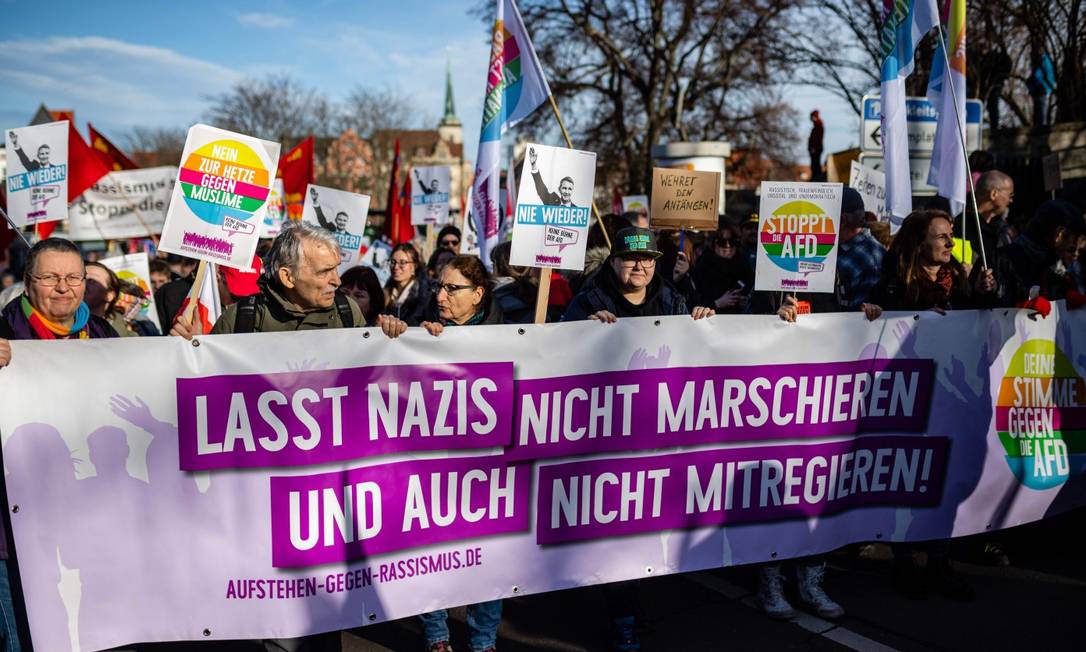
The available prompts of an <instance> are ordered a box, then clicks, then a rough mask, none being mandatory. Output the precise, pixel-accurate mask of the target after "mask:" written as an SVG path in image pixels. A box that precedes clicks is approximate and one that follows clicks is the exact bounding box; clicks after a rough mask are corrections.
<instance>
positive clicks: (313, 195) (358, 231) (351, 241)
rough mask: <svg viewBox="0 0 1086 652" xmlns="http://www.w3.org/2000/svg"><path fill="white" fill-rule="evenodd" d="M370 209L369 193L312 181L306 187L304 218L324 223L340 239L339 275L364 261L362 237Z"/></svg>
mask: <svg viewBox="0 0 1086 652" xmlns="http://www.w3.org/2000/svg"><path fill="white" fill-rule="evenodd" d="M369 212H370V198H369V195H359V194H356V193H353V192H347V191H345V190H336V189H335V188H324V187H322V186H314V185H312V184H310V185H309V187H308V188H306V193H305V206H303V207H302V221H303V222H309V223H310V224H313V225H316V226H322V227H324V228H326V229H328V230H329V231H331V232H332V233H333V234H335V236H336V240H338V241H339V273H340V274H342V273H343V272H345V271H347V270H348V269H350V268H352V267H354V266H355V265H358V264H360V261H361V260H362V253H363V252H362V245H363V242H362V238H363V235H364V234H365V232H366V217H367V216H368V215H369Z"/></svg>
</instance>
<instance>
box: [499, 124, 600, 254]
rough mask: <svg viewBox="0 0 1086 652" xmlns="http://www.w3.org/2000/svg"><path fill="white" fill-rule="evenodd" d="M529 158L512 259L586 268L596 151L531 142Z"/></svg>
mask: <svg viewBox="0 0 1086 652" xmlns="http://www.w3.org/2000/svg"><path fill="white" fill-rule="evenodd" d="M525 163H526V165H525V166H524V172H523V173H522V174H521V178H520V187H519V188H518V189H517V206H516V209H515V211H514V212H515V214H516V222H514V224H513V249H512V251H511V252H510V258H509V262H510V264H512V265H524V266H527V267H557V268H559V269H572V270H578V271H579V270H583V269H584V252H585V245H586V244H587V240H588V220H589V217H590V216H591V214H592V188H593V184H595V181H596V153H595V152H582V151H580V150H576V149H566V148H563V147H549V146H547V145H535V144H529V145H528V155H527V157H526V158H525Z"/></svg>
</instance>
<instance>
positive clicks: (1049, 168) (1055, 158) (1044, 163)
mask: <svg viewBox="0 0 1086 652" xmlns="http://www.w3.org/2000/svg"><path fill="white" fill-rule="evenodd" d="M1041 172H1042V173H1043V174H1044V181H1045V192H1055V191H1057V190H1059V189H1060V188H1063V170H1062V169H1061V168H1060V154H1059V152H1056V153H1053V154H1046V155H1045V156H1043V157H1041Z"/></svg>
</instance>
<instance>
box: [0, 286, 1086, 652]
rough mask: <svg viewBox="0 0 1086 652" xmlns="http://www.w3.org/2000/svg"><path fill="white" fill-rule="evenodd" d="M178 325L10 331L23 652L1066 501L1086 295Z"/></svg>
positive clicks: (1085, 334) (247, 635) (959, 523)
mask: <svg viewBox="0 0 1086 652" xmlns="http://www.w3.org/2000/svg"><path fill="white" fill-rule="evenodd" d="M365 333H369V334H370V336H369V337H363V336H362V335H363V334H365ZM197 341H198V342H199V346H194V345H193V344H191V343H188V342H185V341H182V340H180V339H178V338H127V339H122V340H110V341H93V342H68V341H62V342H13V343H12V347H13V357H12V364H11V366H10V367H9V368H7V369H5V370H4V372H3V373H2V374H0V394H2V395H3V396H4V397H5V409H4V410H3V411H2V412H0V433H2V434H3V456H4V462H5V465H6V468H7V472H8V475H7V479H6V481H7V489H8V501H9V504H10V505H11V509H10V510H9V513H10V519H11V523H12V527H13V534H14V538H15V544H16V549H17V553H18V559H19V568H20V573H21V577H22V585H23V589H24V592H25V595H26V600H27V604H28V613H29V618H30V626H31V630H32V634H33V637H34V639H35V646H36V647H37V649H44V650H51V651H52V650H71V649H75V646H76V644H78V646H79V649H81V650H84V651H92V650H100V649H103V648H108V647H111V646H116V645H122V644H127V643H131V642H134V641H156V640H171V639H186V638H187V639H198V640H222V639H251V638H267V637H293V636H298V635H301V634H305V633H311V632H318V631H324V630H334V629H339V628H344V627H353V626H359V625H362V624H366V623H374V622H381V621H385V620H389V619H394V618H400V617H405V616H410V615H413V614H418V613H422V612H427V611H430V610H433V609H435V608H439V607H447V606H452V605H459V604H464V603H471V602H478V601H482V600H489V599H494V598H499V597H511V596H514V595H524V594H531V593H538V592H543V591H552V590H557V589H562V588H568V587H573V586H581V585H586V584H594V583H600V582H612V581H618V580H625V579H631V578H638V577H647V576H650V575H659V574H668V573H678V572H686V571H694V570H699V569H705V568H714V567H720V566H728V565H738V564H749V563H760V562H765V561H769V560H771V559H776V560H781V559H787V558H792V557H798V556H804V555H810V554H817V553H821V552H825V551H828V550H832V549H835V548H837V547H840V546H842V545H845V544H847V543H850V542H855V541H866V540H882V541H910V540H927V539H939V538H945V537H950V536H961V535H968V534H974V533H978V532H986V531H991V530H997V529H1000V528H1005V527H1011V526H1014V525H1018V524H1021V523H1025V522H1029V521H1033V520H1036V519H1040V518H1044V517H1046V516H1049V515H1053V514H1056V513H1059V512H1061V511H1063V510H1065V509H1068V508H1069V507H1070V506H1071V505H1073V504H1076V503H1077V504H1081V502H1082V500H1083V498H1084V481H1086V478H1084V476H1083V472H1084V470H1086V445H1084V444H1083V442H1084V439H1083V434H1084V431H1086V423H1084V420H1083V415H1084V414H1086V383H1084V381H1083V378H1082V375H1083V373H1084V371H1086V311H1077V312H1073V313H1068V312H1066V308H1065V306H1064V305H1063V303H1057V304H1055V306H1054V309H1053V312H1052V313H1051V314H1050V315H1049V316H1048V317H1047V318H1045V319H1036V320H1034V319H1030V318H1029V311H1019V310H1011V311H1003V310H999V311H990V312H972V311H962V312H951V313H949V314H948V315H946V316H940V315H937V314H935V313H931V312H926V313H923V314H920V315H918V316H914V315H913V314H911V313H895V314H892V315H885V316H884V317H882V318H880V319H878V320H876V321H874V322H868V321H867V320H866V319H865V318H864V317H863V316H862V315H861V314H827V315H809V316H804V317H802V318H801V319H800V320H799V322H798V323H796V324H787V323H784V322H782V321H781V320H779V319H778V318H776V317H775V316H720V315H718V316H715V317H711V318H709V319H706V320H700V321H697V322H695V321H693V320H691V319H689V318H688V317H664V318H659V319H654V318H644V319H622V320H620V321H619V323H618V324H616V325H614V326H609V327H607V328H601V327H600V326H599V324H595V323H588V322H584V323H575V324H559V325H547V326H534V325H525V326H478V327H474V328H464V329H449V330H447V331H446V332H444V333H443V334H442V335H441V336H440V337H436V338H435V337H431V336H429V335H428V334H425V333H422V332H421V331H416V330H412V331H411V332H409V333H407V334H406V335H404V336H402V337H400V338H399V339H397V340H394V341H389V340H387V339H385V338H384V337H382V336H381V335H380V333H379V332H378V331H375V330H373V329H370V330H368V331H360V330H355V329H344V330H336V331H329V332H319V331H305V332H297V333H267V334H251V335H228V336H208V337H202V338H200V339H199V340H197ZM147 360H154V361H155V364H154V365H149V364H147V363H146V361H147ZM514 364H515V368H514ZM103 368H109V369H110V373H109V374H105V375H103V374H97V375H96V376H95V381H94V382H93V383H88V382H87V381H86V378H87V377H89V375H91V374H94V373H96V371H97V370H100V369H103ZM42 396H64V397H68V398H67V400H68V402H69V404H70V407H71V409H64V410H58V409H56V403H55V402H54V401H43V400H41V397H42ZM181 469H184V471H182V470H181ZM74 572H78V581H72V579H71V574H72V573H74ZM167 589H168V590H167Z"/></svg>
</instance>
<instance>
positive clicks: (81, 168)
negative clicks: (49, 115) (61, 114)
mask: <svg viewBox="0 0 1086 652" xmlns="http://www.w3.org/2000/svg"><path fill="white" fill-rule="evenodd" d="M107 174H109V168H108V167H106V165H105V164H104V163H102V161H101V160H100V159H99V158H98V157H97V156H95V154H94V150H92V149H91V148H90V147H88V146H87V142H86V141H85V140H83V137H82V136H80V135H79V132H78V131H76V130H75V125H74V124H72V123H71V122H69V123H68V203H69V204H70V203H72V202H73V201H75V198H76V197H78V196H80V195H82V194H83V191H85V190H86V189H87V188H90V187H91V186H93V185H94V184H96V183H98V180H99V179H101V178H102V177H104V176H106V175H107Z"/></svg>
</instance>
